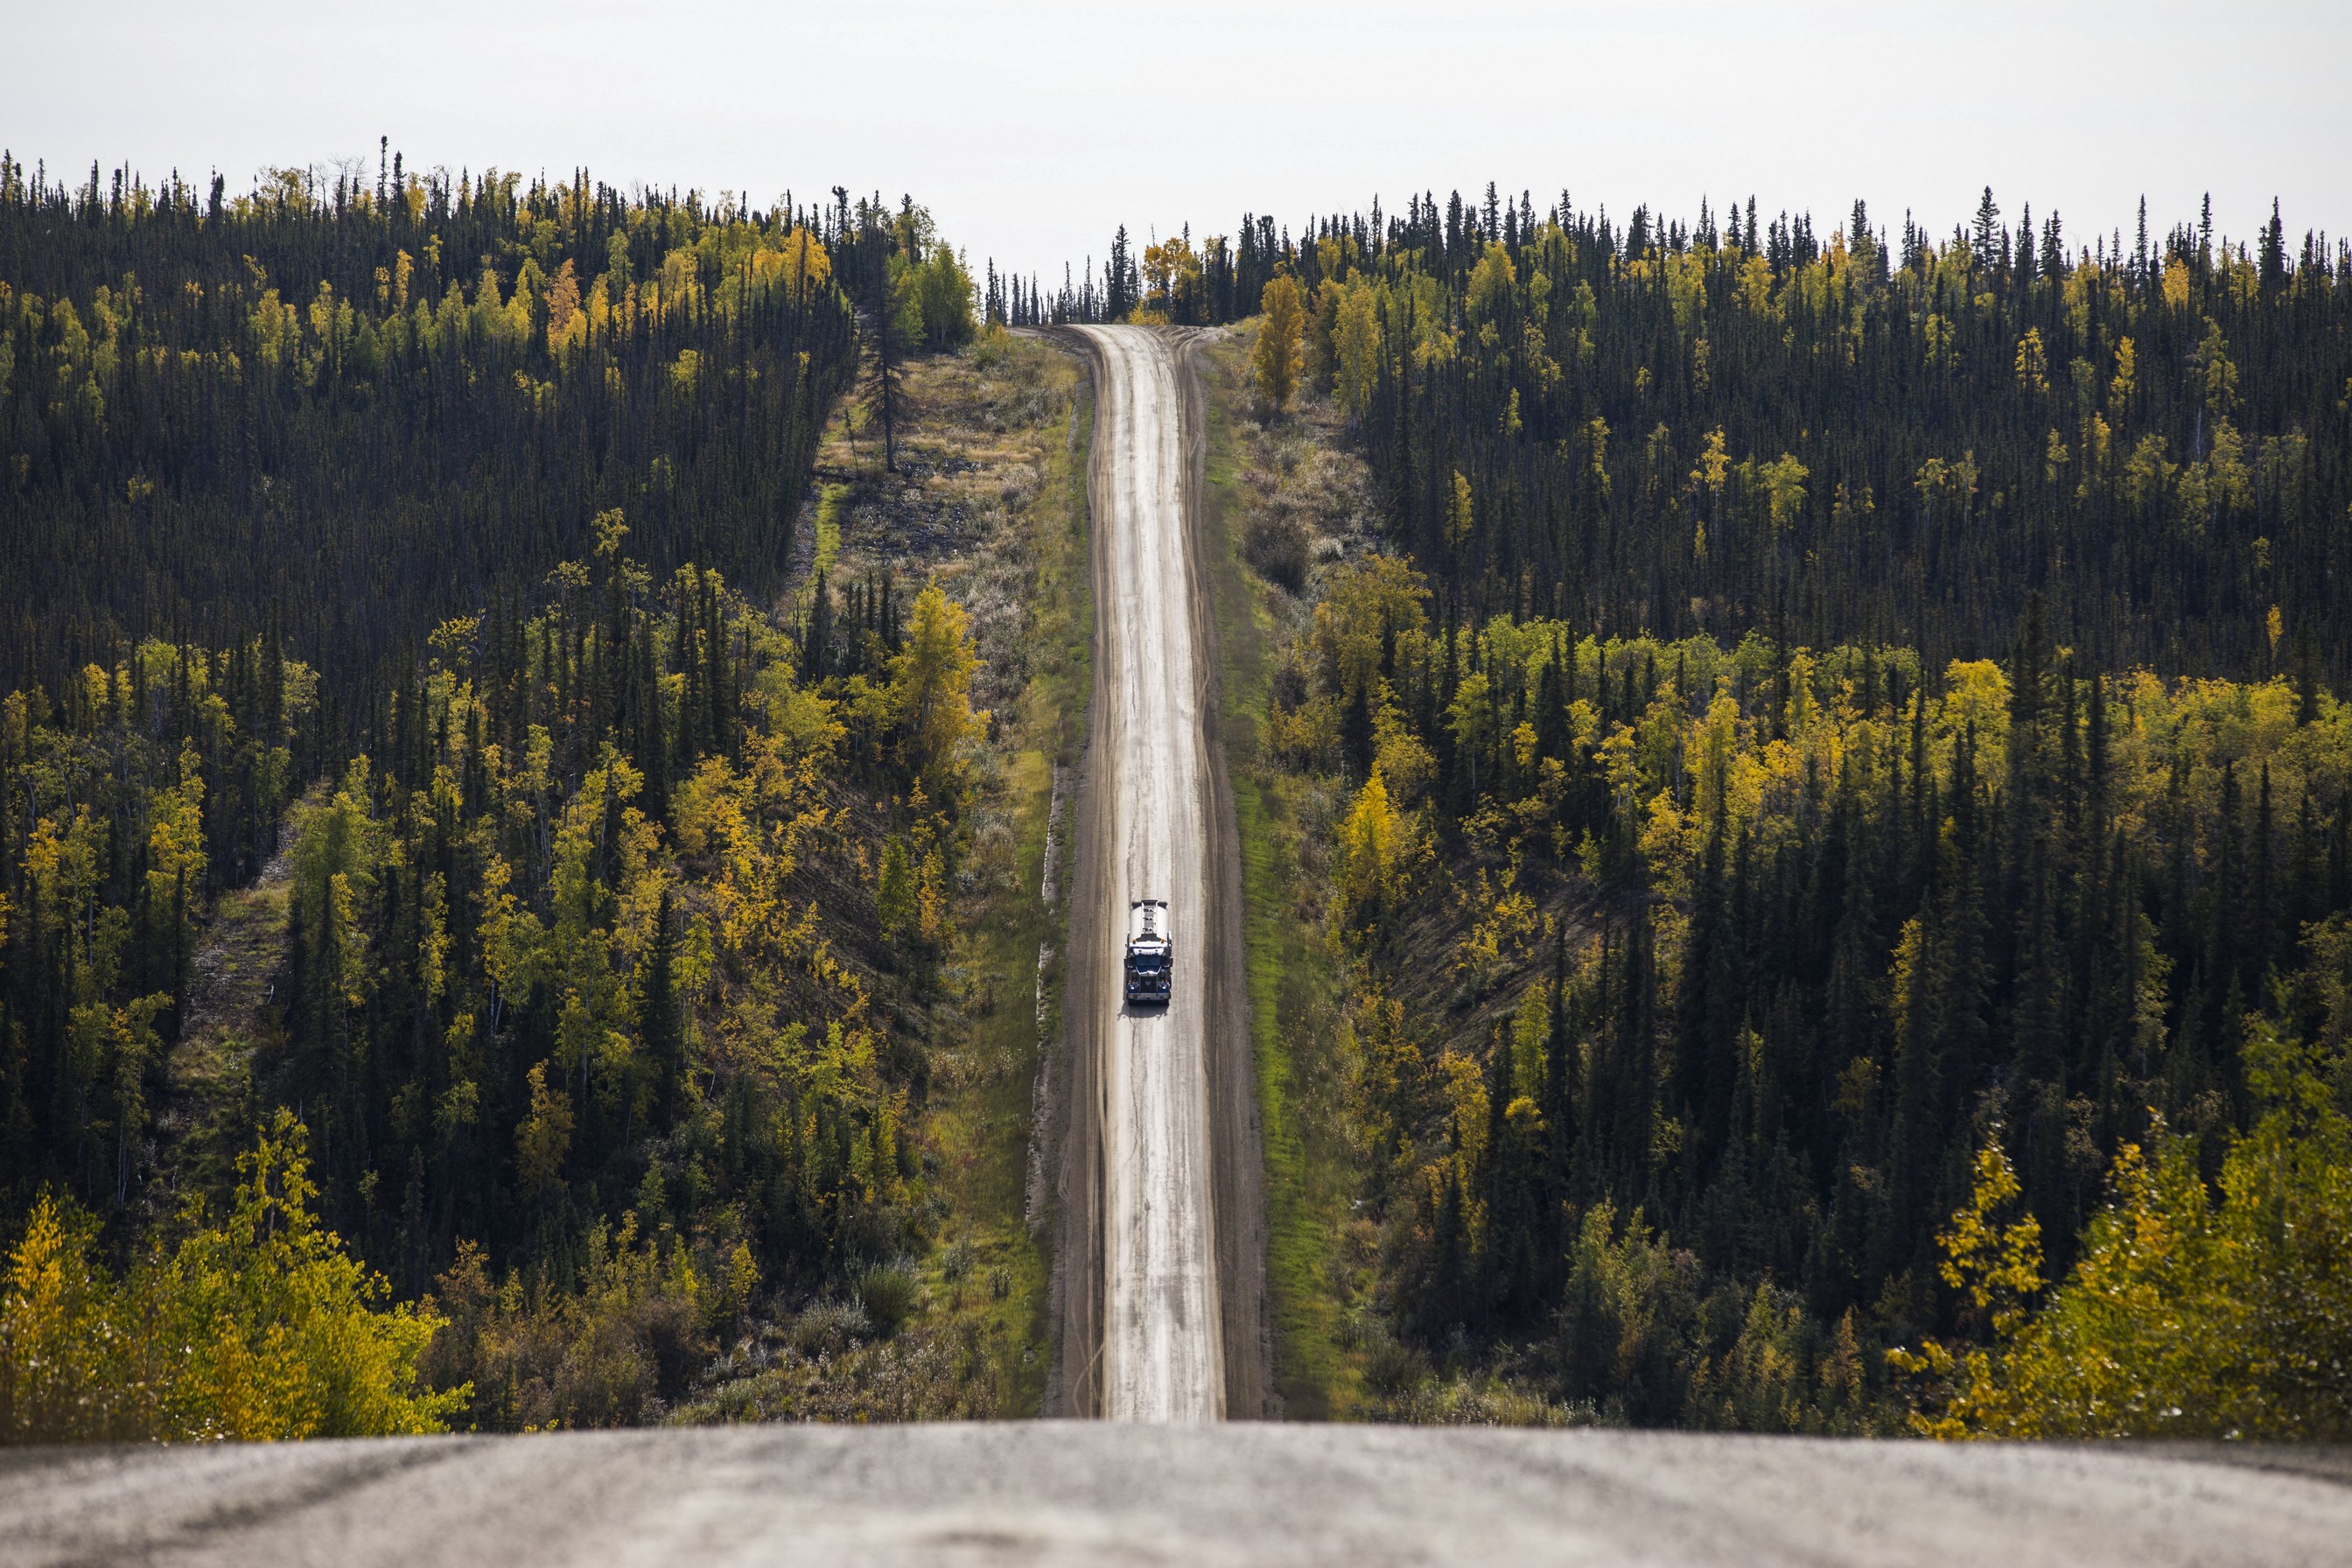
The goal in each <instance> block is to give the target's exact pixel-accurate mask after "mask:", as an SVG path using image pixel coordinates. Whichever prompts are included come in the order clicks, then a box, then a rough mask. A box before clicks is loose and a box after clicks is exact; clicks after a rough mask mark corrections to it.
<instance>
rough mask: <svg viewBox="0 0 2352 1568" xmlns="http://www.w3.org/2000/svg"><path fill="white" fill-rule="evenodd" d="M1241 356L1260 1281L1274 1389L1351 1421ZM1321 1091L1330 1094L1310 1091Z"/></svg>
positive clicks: (1227, 485)
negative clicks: (1255, 567)
mask: <svg viewBox="0 0 2352 1568" xmlns="http://www.w3.org/2000/svg"><path fill="white" fill-rule="evenodd" d="M1245 352H1246V351H1245V347H1244V345H1243V344H1242V343H1239V342H1230V341H1229V342H1224V343H1221V344H1217V345H1215V346H1213V347H1211V348H1209V349H1208V350H1206V351H1205V352H1204V356H1203V357H1204V359H1205V360H1206V362H1207V363H1206V364H1205V365H1204V383H1205V387H1206V391H1207V394H1208V396H1207V403H1208V413H1209V431H1208V453H1207V460H1206V464H1205V468H1206V478H1207V480H1208V484H1209V490H1210V495H1209V501H1210V506H1211V529H1212V535H1211V539H1210V566H1211V576H1212V578H1213V583H1212V585H1211V592H1212V594H1213V600H1214V609H1215V613H1216V616H1217V631H1218V638H1217V641H1218V650H1219V659H1220V672H1221V692H1222V699H1223V713H1222V715H1221V719H1222V722H1223V737H1224V745H1225V763H1226V769H1227V772H1228V773H1229V775H1230V777H1231V780H1232V785H1233V794H1234V819H1235V823H1236V825H1237V826H1238V828H1239V830H1240V833H1241V859H1242V891H1243V897H1244V900H1245V902H1246V910H1245V911H1244V946H1245V949H1246V954H1247V968H1248V984H1249V1000H1250V1030H1251V1036H1252V1042H1251V1044H1252V1057H1253V1058H1254V1061H1255V1068H1256V1078H1257V1097H1258V1113H1259V1118H1260V1123H1261V1126H1262V1128H1263V1130H1264V1140H1265V1204H1266V1282H1267V1290H1268V1294H1269V1296H1270V1297H1271V1306H1272V1315H1273V1327H1274V1378H1275V1386H1276V1389H1277V1390H1278V1391H1279V1393H1280V1394H1281V1395H1282V1398H1283V1404H1284V1408H1285V1410H1286V1414H1287V1415H1290V1416H1291V1417H1292V1418H1293V1419H1304V1420H1333V1419H1346V1418H1349V1417H1350V1416H1353V1415H1356V1414H1358V1411H1359V1408H1360V1400H1361V1377H1360V1371H1359V1368H1358V1367H1357V1365H1356V1359H1355V1358H1354V1357H1353V1356H1352V1355H1351V1354H1350V1353H1349V1343H1350V1340H1351V1335H1350V1332H1349V1313H1348V1310H1347V1307H1346V1305H1345V1301H1346V1297H1347V1294H1348V1286H1349V1280H1348V1279H1347V1273H1348V1270H1347V1268H1346V1264H1345V1261H1344V1259H1345V1257H1346V1231H1347V1226H1348V1221H1349V1204H1350V1200H1351V1198H1352V1195H1353V1191H1354V1182H1355V1177H1354V1169H1353V1163H1352V1157H1351V1153H1350V1151H1349V1148H1348V1146H1347V1141H1346V1137H1345V1132H1344V1128H1343V1126H1342V1125H1340V1124H1339V1121H1338V1120H1337V1118H1336V1117H1334V1116H1333V1115H1332V1114H1330V1112H1331V1110H1332V1108H1333V1102H1332V1097H1331V1095H1330V1094H1329V1092H1328V1090H1329V1089H1330V1088H1331V1087H1332V1082H1333V1080H1332V1077H1331V1075H1332V1074H1333V1073H1334V1072H1335V1071H1336V1070H1337V1069H1338V1068H1339V1062H1338V1060H1337V1059H1336V1052H1337V1048H1338V1046H1337V1040H1336V1025H1337V1012H1336V1005H1335V999H1336V997H1337V994H1338V988H1339V987H1338V979H1339V977H1338V973H1337V965H1336V963H1335V961H1334V959H1333V957H1332V955H1331V953H1330V952H1329V951H1328V949H1327V948H1326V947H1325V945H1324V943H1323V941H1322V937H1321V933H1320V931H1319V930H1318V928H1317V927H1316V925H1314V924H1313V923H1311V922H1308V921H1302V920H1301V919H1299V918H1298V910H1297V900H1296V899H1295V897H1294V895H1293V889H1296V888H1297V886H1298V885H1299V878H1300V876H1301V869H1300V866H1299V859H1298V854H1297V845H1298V837H1299V832H1300V829H1299V825H1298V823H1297V816H1296V814H1295V812H1294V810H1293V803H1292V801H1291V800H1290V798H1289V789H1288V787H1287V786H1288V783H1289V781H1287V780H1286V779H1285V778H1284V777H1282V776H1281V774H1280V773H1279V772H1278V771H1277V770H1276V769H1275V768H1274V767H1273V766H1272V765H1271V764H1270V763H1269V762H1268V761H1267V760H1266V759H1265V757H1264V755H1263V753H1262V752H1261V749H1260V747H1259V744H1258V737H1259V735H1260V734H1261V733H1262V732H1263V730H1264V726H1265V720H1266V710H1267V705H1268V702H1269V700H1270V693H1271V683H1272V674H1273V671H1272V664H1271V658H1270V655H1271V651H1272V647H1273V639H1274V633H1275V619H1274V616H1273V613H1272V611H1271V608H1270V606H1269V605H1268V602H1267V595H1270V594H1273V593H1276V592H1278V590H1276V589H1274V588H1271V587H1270V586H1268V585H1267V584H1265V582H1264V581H1263V580H1262V579H1260V578H1259V577H1258V576H1257V575H1256V574H1255V573H1254V572H1252V571H1251V570H1250V569H1249V568H1248V567H1247V566H1246V565H1245V564H1244V562H1243V559H1242V550H1241V541H1242V537H1243V532H1244V528H1245V527H1246V523H1247V516H1246V513H1245V511H1244V496H1243V494H1242V491H1241V487H1239V486H1238V485H1237V484H1236V483H1235V476H1236V472H1237V468H1238V464H1239V461H1240V454H1239V452H1238V450H1237V435H1236V432H1235V431H1234V423H1233V422H1234V412H1235V408H1236V405H1237V403H1238V400H1239V397H1240V395H1241V393H1242V389H1243V387H1244V380H1243V376H1242V372H1241V366H1242V363H1244V361H1243V356H1244V353H1245ZM1318 1085H1321V1086H1322V1087H1323V1089H1325V1091H1326V1092H1324V1093H1321V1094H1318V1093H1317V1092H1316V1089H1317V1086H1318Z"/></svg>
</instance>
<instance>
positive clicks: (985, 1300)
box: [820, 344, 1093, 1416]
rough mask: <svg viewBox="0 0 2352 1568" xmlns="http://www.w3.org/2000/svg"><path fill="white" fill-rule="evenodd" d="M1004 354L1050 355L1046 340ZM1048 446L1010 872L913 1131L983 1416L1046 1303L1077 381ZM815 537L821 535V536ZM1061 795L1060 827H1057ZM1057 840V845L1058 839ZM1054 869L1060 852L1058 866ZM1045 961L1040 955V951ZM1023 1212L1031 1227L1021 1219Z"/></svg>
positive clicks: (1083, 595)
mask: <svg viewBox="0 0 2352 1568" xmlns="http://www.w3.org/2000/svg"><path fill="white" fill-rule="evenodd" d="M1015 352H1021V353H1038V354H1045V355H1051V354H1053V353H1055V351H1054V350H1052V349H1050V348H1048V347H1046V346H1045V345H1044V344H1027V345H1023V346H1022V347H1021V348H1020V349H1019V350H1017V351H1015ZM1069 383H1070V398H1069V403H1068V406H1067V411H1066V417H1065V419H1064V420H1063V421H1062V422H1061V423H1060V424H1059V425H1058V426H1057V429H1058V432H1059V434H1058V435H1057V437H1056V438H1055V440H1053V441H1052V442H1051V443H1050V447H1049V451H1048V454H1047V468H1046V469H1045V474H1044V476H1043V483H1042V485H1041V487H1040V491H1039V495H1038V499H1037V500H1036V502H1035V504H1034V506H1033V507H1032V508H1031V509H1030V510H1029V522H1030V528H1031V538H1030V549H1031V552H1032V553H1033V558H1034V562H1035V565H1036V578H1035V588H1034V594H1033V595H1032V598H1031V602H1030V605H1029V613H1030V617H1031V619H1030V631H1031V637H1032V646H1033V647H1035V648H1036V649H1037V650H1038V654H1037V658H1036V662H1035V665H1034V670H1033V673H1032V676H1031V679H1030V680H1029V682H1028V684H1027V686H1026V687H1025V688H1024V689H1023V691H1022V694H1021V697H1020V700H1019V701H1018V703H1017V705H1016V706H1015V708H1014V710H1013V712H1011V713H1007V714H1003V715H1000V716H999V738H998V741H997V742H996V744H997V747H998V748H999V763H998V767H999V778H1000V788H1001V791H1002V795H1001V804H1002V806H1003V809H1004V811H1005V812H1006V813H1007V814H1008V816H1009V817H1010V819H1011V824H1012V829H1013V880H1012V883H1011V885H1010V886H999V887H997V888H996V889H993V890H992V892H991V894H990V895H989V896H988V897H987V898H986V899H985V900H983V901H982V906H981V907H980V908H979V909H976V910H973V911H972V914H971V918H969V919H968V920H967V921H965V923H964V930H963V932H962V934H961V937H960V938H959V942H960V945H961V952H960V954H959V957H960V959H961V963H963V964H964V965H965V966H966V967H967V969H968V971H969V973H970V974H971V992H970V994H971V997H972V1002H971V1005H969V1006H968V1008H967V1017H968V1027H967V1033H966V1038H965V1041H964V1043H963V1044H962V1046H961V1053H960V1054H961V1055H962V1056H963V1058H965V1059H966V1060H967V1061H968V1062H971V1063H972V1064H974V1068H973V1069H972V1070H969V1071H967V1072H965V1073H963V1074H961V1075H960V1076H961V1079H962V1081H961V1083H959V1084H958V1085H957V1086H956V1087H955V1088H954V1089H952V1090H951V1091H950V1092H949V1093H946V1094H943V1095H941V1096H940V1097H939V1098H938V1099H936V1100H934V1101H933V1103H932V1104H931V1106H930V1107H929V1110H927V1112H926V1116H925V1133H926V1137H927V1141H928V1142H929V1147H930V1148H931V1149H932V1150H933V1151H934V1152H935V1153H936V1154H937V1156H938V1158H939V1160H940V1171H939V1173H938V1175H937V1178H936V1180H937V1182H938V1190H939V1191H940V1194H941V1195H943V1196H944V1197H945V1198H946V1200H947V1204H948V1209H949V1215H948V1217H947V1219H946V1220H945V1222H944V1223H943V1224H942V1225H941V1226H940V1227H939V1245H937V1246H935V1247H933V1248H932V1249H931V1251H930V1253H929V1257H928V1258H926V1259H925V1261H924V1274H925V1283H926V1285H927V1287H928V1289H929V1295H930V1298H931V1300H932V1301H933V1303H934V1304H935V1310H937V1309H938V1308H944V1309H945V1313H944V1314H943V1315H944V1316H945V1317H946V1318H948V1319H949V1320H950V1321H955V1322H958V1323H960V1324H961V1325H964V1326H965V1327H967V1328H969V1329H971V1330H973V1331H976V1340H975V1343H976V1345H977V1347H978V1348H979V1351H980V1353H982V1354H983V1355H985V1356H986V1357H988V1358H989V1360H990V1361H991V1363H992V1372H993V1381H994V1383H995V1386H996V1390H997V1401H996V1405H997V1414H999V1415H1004V1416H1024V1415H1036V1414H1038V1412H1039V1409H1040V1407H1041V1405H1042V1404H1043V1399H1044V1394H1045V1374H1046V1370H1047V1366H1048V1363H1049V1361H1050V1359H1051V1353H1052V1344H1053V1330H1052V1323H1051V1320H1050V1318H1049V1315H1048V1312H1047V1304H1048V1284H1049V1279H1050V1274H1051V1268H1052V1258H1051V1254H1050V1247H1049V1236H1048V1233H1047V1232H1046V1230H1045V1226H1044V1218H1045V1216H1044V1215H1035V1216H1033V1215H1031V1214H1030V1213H1029V1196H1030V1194H1029V1157H1030V1146H1031V1140H1032V1137H1033V1133H1034V1128H1033V1120H1034V1117H1033V1111H1034V1105H1033V1100H1034V1090H1035V1084H1036V1078H1037V1069H1038V1064H1039V1061H1040V1059H1041V1054H1042V1052H1043V1051H1044V1050H1045V1048H1046V1046H1047V1044H1048V1043H1049V1042H1050V1041H1052V1040H1054V1039H1056V1038H1058V1037H1059V1035H1060V1026H1061V976H1062V963H1061V951H1060V950H1061V946H1062V931H1061V926H1062V920H1061V916H1062V914H1063V912H1064V911H1063V910H1062V908H1061V905H1060V902H1059V901H1058V898H1057V901H1056V903H1055V906H1054V907H1053V908H1051V909H1048V908H1047V907H1046V904H1045V900H1044V899H1043V897H1042V896H1041V889H1040V884H1041V880H1042V879H1043V876H1044V873H1045V842H1046V833H1047V829H1048V823H1049V818H1050V816H1051V812H1052V805H1053V793H1054V770H1055V766H1056V765H1057V764H1058V765H1061V766H1064V767H1073V766H1074V765H1075V763H1076V761H1077V753H1078V751H1079V748H1080V747H1081V746H1082V744H1083V743H1084V738H1085V722H1086V710H1087V695H1088V693H1089V691H1090V689H1091V685H1092V679H1093V669H1092V659H1091V646H1092V645H1091V628H1092V625H1093V603H1092V596H1091V583H1092V579H1091V577H1090V575H1089V574H1088V571H1087V546H1088V528H1087V521H1088V520H1087V495H1086V458H1087V442H1088V437H1090V435H1091V432H1092V418H1093V416H1092V406H1091V404H1090V402H1089V400H1088V398H1087V393H1086V388H1085V383H1084V380H1083V377H1081V376H1078V375H1076V374H1075V372H1073V374H1071V375H1070V377H1069ZM821 537H822V536H820V538H821ZM1067 809H1068V807H1067V803H1065V812H1066V814H1067ZM1068 820H1069V818H1068V816H1067V815H1066V816H1065V826H1064V832H1065V833H1066V832H1067V831H1068V827H1067V823H1068ZM1065 849H1066V845H1065ZM1063 865H1064V868H1065V875H1066V866H1067V859H1066V858H1065V859H1064V862H1063ZM1048 947H1050V949H1051V959H1050V961H1049V962H1048V963H1045V964H1044V965H1043V966H1041V965H1040V963H1039V953H1040V951H1041V949H1045V948H1048ZM1033 1218H1034V1221H1035V1223H1034V1225H1033V1223H1032V1222H1033Z"/></svg>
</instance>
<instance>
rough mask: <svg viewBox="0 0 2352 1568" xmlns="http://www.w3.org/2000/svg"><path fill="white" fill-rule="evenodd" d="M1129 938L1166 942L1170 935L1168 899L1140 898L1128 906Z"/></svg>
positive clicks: (1135, 940) (1133, 940) (1138, 940)
mask: <svg viewBox="0 0 2352 1568" xmlns="http://www.w3.org/2000/svg"><path fill="white" fill-rule="evenodd" d="M1127 940H1128V941H1129V942H1166V941H1168V940H1169V936H1168V900H1165V899H1138V900H1135V902H1133V903H1132V904H1129V906H1128V910H1127Z"/></svg>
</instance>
